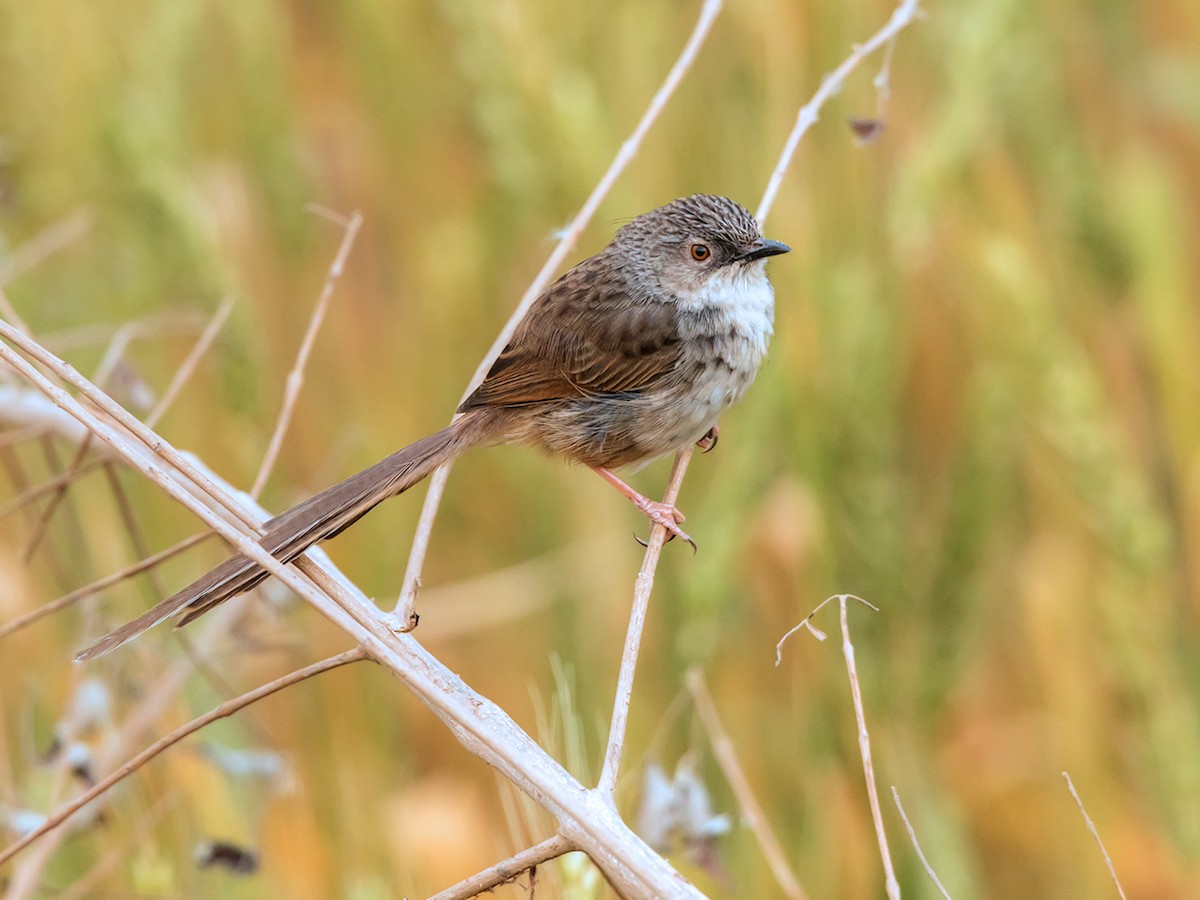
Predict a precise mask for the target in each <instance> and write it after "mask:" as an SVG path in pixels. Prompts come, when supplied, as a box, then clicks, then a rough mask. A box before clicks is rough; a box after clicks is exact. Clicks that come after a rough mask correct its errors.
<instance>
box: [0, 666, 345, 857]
mask: <svg viewBox="0 0 1200 900" xmlns="http://www.w3.org/2000/svg"><path fill="white" fill-rule="evenodd" d="M367 658H368V656H367V653H366V651H364V650H363V649H362V648H361V647H355V648H353V649H351V650H347V651H345V652H344V653H339V654H337V655H336V656H330V657H329V658H327V659H323V660H321V661H320V662H315V663H312V664H311V665H307V666H305V667H304V668H302V669H297V670H296V671H295V672H290V673H289V674H287V675H284V676H282V677H281V678H276V679H275V680H274V681H271V682H269V683H267V684H264V685H262V686H261V687H258V688H255V689H254V690H252V691H247V692H246V693H244V694H242V695H241V696H240V697H234V698H233V699H232V700H226V701H225V702H224V703H222V704H220V705H219V706H215V707H213V708H212V709H211V710H209V711H208V712H206V713H205V714H204V715H202V716H197V717H196V718H195V719H192V721H190V722H188V723H187V724H186V725H181V726H180V727H178V728H176V729H175V730H174V731H172V732H171V733H170V734H167V735H165V736H164V737H161V738H159V739H158V740H157V741H155V742H154V743H153V744H151V745H150V746H149V747H147V748H146V749H145V750H143V751H142V752H141V753H139V754H138V755H137V756H135V757H133V758H132V759H130V760H129V761H128V762H126V763H125V764H124V765H122V766H120V767H118V768H117V769H115V770H114V771H113V772H111V773H110V774H109V775H107V776H106V777H105V778H102V779H101V780H100V781H98V782H96V784H94V785H93V786H92V787H90V788H88V789H87V790H86V791H84V792H83V793H82V794H80V795H79V796H78V797H76V798H75V799H74V800H72V801H71V802H70V803H68V804H67V805H66V806H64V807H63V808H62V809H60V810H59V811H58V812H56V813H54V814H52V815H50V816H48V817H47V818H46V821H45V822H43V823H42V824H41V825H40V826H38V827H37V828H36V829H34V830H33V831H31V832H29V833H28V834H26V835H23V836H22V837H21V838H20V839H19V840H17V841H14V842H13V843H12V844H10V845H9V846H8V847H6V848H4V850H2V851H0V865H3V864H4V863H5V862H7V861H8V860H10V859H12V858H13V857H14V856H15V855H16V854H17V853H20V852H21V850H23V849H24V848H26V847H28V846H29V845H30V844H32V843H33V842H34V841H36V840H37V839H38V838H40V837H41V836H42V835H44V834H46V833H47V832H49V831H52V830H53V829H55V828H57V827H58V826H59V825H61V824H62V823H63V822H65V821H67V819H69V818H70V817H71V816H73V815H74V814H75V813H77V812H79V810H81V809H83V808H84V807H85V806H87V805H88V804H89V803H91V802H92V801H93V800H95V799H96V798H97V797H99V796H100V795H101V794H104V793H105V792H106V791H108V790H109V789H110V788H112V787H113V786H114V785H116V784H118V783H119V782H121V781H123V780H125V779H126V778H128V777H129V776H130V775H132V774H133V773H134V772H136V771H137V770H138V769H140V768H141V767H142V766H144V765H145V764H146V763H148V762H149V761H150V760H152V759H154V757H156V756H158V755H159V754H160V753H162V752H163V751H164V750H166V749H167V748H169V747H171V746H173V745H175V744H177V743H179V742H180V741H181V740H183V739H184V738H185V737H187V736H188V735H190V734H194V733H195V732H197V731H199V730H200V729H201V728H203V727H204V726H206V725H209V724H211V723H213V722H215V721H217V720H218V719H224V718H226V717H227V716H231V715H233V714H234V713H236V712H237V711H238V710H241V709H244V708H245V707H247V706H249V705H250V704H251V703H254V702H256V701H258V700H261V699H262V698H263V697H269V696H270V695H271V694H274V693H275V692H276V691H281V690H283V689H284V688H286V687H291V686H292V685H293V684H298V683H299V682H301V681H304V680H305V679H307V678H312V677H313V676H314V675H320V674H321V673H322V672H328V671H329V670H330V669H336V668H338V667H339V666H344V665H347V664H348V663H354V662H359V661H361V660H364V659H367Z"/></svg>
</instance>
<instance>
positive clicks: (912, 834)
mask: <svg viewBox="0 0 1200 900" xmlns="http://www.w3.org/2000/svg"><path fill="white" fill-rule="evenodd" d="M892 799H893V800H895V801H896V809H898V810H899V811H900V820H901V821H902V822H903V823H904V828H905V830H907V831H908V839H909V840H910V841H912V845H913V849H914V850H916V851H917V859H919V860H921V866H922V867H923V868H924V869H925V874H926V875H928V876H929V878H930V879H931V880H932V881H933V883H934V885H935V886H936V887H937V889H938V890H939V891H940V892H941V894H942V896H943V897H945V898H946V900H950V892H949V891H947V890H946V888H945V886H944V885H943V884H942V881H941V879H940V878H938V877H937V872H935V871H933V866H931V865H929V860H927V859H926V858H925V853H924V851H923V850H921V842H920V841H918V840H917V832H916V831H914V830H913V827H912V824H911V823H910V822H909V821H908V814H907V813H905V812H904V804H903V803H901V802H900V792H899V791H898V790H896V786H895V785H892Z"/></svg>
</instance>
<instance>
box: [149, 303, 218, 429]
mask: <svg viewBox="0 0 1200 900" xmlns="http://www.w3.org/2000/svg"><path fill="white" fill-rule="evenodd" d="M232 311H233V298H232V297H226V298H225V299H224V300H223V301H222V302H221V305H220V306H219V307H217V311H216V312H215V313H214V314H213V317H212V319H211V320H209V323H208V324H207V325H206V326H204V330H203V331H202V332H200V337H198V338H196V343H195V344H193V345H192V349H191V350H190V351H188V355H187V356H186V357H184V360H183V362H182V363H180V365H179V368H177V369H176V370H175V374H174V375H173V376H172V377H171V383H170V384H168V385H167V389H166V390H165V391H163V395H162V397H161V398H160V399H159V401H158V403H157V404H155V407H154V409H152V410H151V411H150V415H148V416H146V427H147V428H154V427H155V426H156V425H158V422H159V420H160V419H161V418H162V417H163V416H165V415H166V414H167V411H168V410H169V409H170V408H171V406H172V405H173V404H174V403H175V399H176V398H177V397H178V396H179V392H180V391H182V390H183V388H184V386H185V385H186V384H187V383H188V379H190V378H191V377H192V373H193V372H195V371H196V366H198V365H199V364H200V360H201V359H203V358H204V354H205V353H207V352H208V348H209V347H211V346H212V342H213V341H214V340H216V338H217V335H218V334H220V333H221V329H222V328H223V327H225V320H226V319H228V318H229V314H230V313H231V312H232Z"/></svg>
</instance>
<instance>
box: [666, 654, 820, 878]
mask: <svg viewBox="0 0 1200 900" xmlns="http://www.w3.org/2000/svg"><path fill="white" fill-rule="evenodd" d="M687 686H688V691H689V692H690V693H691V695H692V702H694V703H695V704H696V711H697V712H698V713H699V714H700V721H701V722H703V723H704V730H705V731H707V732H708V740H709V743H711V744H712V748H713V755H714V756H715V757H716V759H717V764H718V765H720V767H721V771H722V772H723V773H724V775H725V780H726V781H727V782H728V783H729V787H730V788H731V789H732V790H733V795H734V796H735V797H736V798H737V801H738V807H739V808H740V809H741V811H742V818H743V819H744V820H745V822H746V824H747V825H749V826H750V830H751V831H753V832H754V836H755V838H756V839H757V840H758V845H759V846H760V847H761V848H762V851H763V855H764V856H765V857H766V858H767V865H769V866H770V867H771V872H772V873H773V874H774V875H775V880H776V881H777V882H779V887H780V889H781V890H782V891H783V893H784V896H786V897H790V898H792V900H805V898H807V897H808V894H807V893H806V892H805V890H804V887H803V885H801V884H800V879H799V878H797V877H796V873H795V872H794V871H792V867H791V866H790V865H789V864H788V861H787V856H786V855H785V854H784V852H783V845H781V844H780V843H779V838H778V837H776V836H775V832H774V831H773V830H772V828H771V825H770V823H769V822H768V821H767V817H766V816H765V815H764V814H763V810H762V807H761V806H760V805H759V803H758V798H757V797H755V796H754V790H753V789H752V788H751V787H750V779H749V778H747V777H746V773H745V771H743V769H742V765H741V763H740V762H739V761H738V757H737V751H736V750H735V749H734V747H733V741H732V740H730V738H729V734H728V732H726V731H725V728H724V726H723V725H722V724H721V717H720V716H718V715H717V706H716V704H715V703H714V702H713V699H712V694H710V693H709V691H708V686H707V685H706V684H705V683H704V673H703V672H701V671H700V670H699V669H698V668H693V669H691V670H690V671H689V672H688V674H687Z"/></svg>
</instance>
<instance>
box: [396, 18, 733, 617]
mask: <svg viewBox="0 0 1200 900" xmlns="http://www.w3.org/2000/svg"><path fill="white" fill-rule="evenodd" d="M722 5H723V0H704V6H702V7H701V9H700V17H699V18H698V19H697V20H696V25H695V27H694V28H693V29H692V34H691V36H690V37H689V38H688V40H687V43H686V44H685V45H684V48H683V51H682V52H681V53H680V54H679V58H678V59H676V60H675V64H674V65H673V66H671V70H670V71H669V72H668V73H667V77H666V78H665V79H664V80H663V83H662V85H661V86H660V87H659V89H658V90H657V91H656V92H655V94H654V97H653V98H651V100H650V105H649V106H648V107H646V111H645V112H644V113H642V118H641V119H640V120H639V121H638V124H637V127H636V128H634V129H633V133H632V134H631V135H630V136H629V137H628V138H627V139H626V140H625V143H623V144H622V145H621V149H620V150H618V151H617V155H616V156H615V157H613V161H612V162H611V163H610V164H609V166H608V170H607V171H605V173H604V175H603V176H601V178H600V181H599V182H598V183H597V184H596V186H595V187H594V188H593V189H592V192H591V194H589V195H588V198H587V200H585V201H584V203H583V206H582V207H580V209H579V212H578V213H576V214H575V218H574V219H572V220H571V224H570V225H568V226H567V227H566V229H565V230H564V231H563V233H562V237H560V238H559V241H558V244H557V245H556V246H555V248H554V251H553V252H552V253H551V254H550V256H549V258H548V259H547V260H546V262H545V263H544V264H543V265H542V268H541V271H539V272H538V274H537V277H536V278H534V279H533V282H532V283H531V284H530V285H529V287H528V288H526V289H525V293H524V294H523V295H522V296H521V301H520V302H519V303H518V304H517V308H516V309H515V310H513V314H512V315H511V316H510V317H509V319H508V321H507V322H506V323H505V325H504V327H503V328H501V329H500V334H498V335H497V336H496V340H495V341H493V342H492V346H491V349H490V350H488V352H487V353H486V354H485V355H484V357H483V360H482V362H480V363H479V367H478V368H477V369H476V370H475V374H474V375H473V376H472V377H471V381H470V383H469V384H468V385H467V389H466V390H465V391H464V392H463V399H466V398H467V396H469V395H470V393H471V391H473V390H475V388H476V387H478V386H479V383H480V382H481V381H483V377H484V375H486V374H487V371H488V369H490V368H491V367H492V363H494V362H495V361H496V357H497V356H499V355H500V351H501V350H503V349H504V346H505V344H507V343H508V341H509V339H510V338H511V337H512V334H513V331H514V330H515V329H516V327H517V323H518V322H520V321H521V319H522V318H523V317H524V315H525V313H526V312H527V311H528V309H529V307H530V306H531V305H533V301H534V300H536V299H537V298H538V296H539V295H540V294H541V293H542V291H544V290H545V289H546V286H547V285H548V284H549V283H550V279H551V278H552V277H553V276H554V273H555V272H556V271H558V268H559V266H561V265H562V264H563V260H565V259H566V258H567V254H568V253H570V252H571V249H572V248H573V247H574V246H575V243H576V242H577V241H578V240H579V235H580V234H582V233H583V229H584V228H586V227H587V224H588V222H590V221H591V220H592V216H593V215H595V214H596V210H597V209H598V208H599V207H600V203H601V202H602V201H603V200H604V198H605V197H606V196H608V192H609V191H610V190H612V186H613V184H614V183H616V180H617V178H618V177H620V175H621V173H622V172H623V171H625V168H626V167H627V166H628V165H629V163H630V162H632V161H633V158H634V157H635V156H637V152H638V150H639V148H640V147H641V145H642V141H643V139H644V138H645V137H646V134H647V132H649V131H650V128H651V126H653V125H654V123H655V122H656V121H657V120H658V117H659V114H660V113H661V112H662V111H663V108H664V107H665V106H666V105H667V101H668V100H670V99H671V95H672V94H674V93H675V90H676V88H678V87H679V83H680V82H681V81H682V80H683V77H684V75H686V74H687V72H688V70H689V69H690V68H691V67H692V63H693V62H695V59H696V54H697V53H699V52H700V48H701V46H703V44H704V41H705V39H706V38H707V37H708V33H709V30H710V29H711V28H712V24H713V21H714V20H715V19H716V17H717V13H719V12H720V11H721V7H722ZM449 477H450V464H449V463H447V464H446V465H444V466H442V467H441V468H439V469H438V470H437V471H436V472H434V473H433V476H432V477H431V478H430V479H429V489H428V491H427V492H426V494H425V502H424V504H423V505H422V506H421V518H420V519H419V521H418V522H417V531H416V534H414V535H413V541H412V549H410V550H409V554H408V567H407V569H406V570H405V572H404V584H403V586H402V587H401V589H400V597H399V598H398V599H397V601H396V608H395V610H394V611H393V616H394V617H395V619H396V620H397V622H399V623H400V625H401V626H402V627H404V626H405V625H406V623H411V622H413V604H414V603H415V602H416V599H417V592H418V591H419V590H420V589H421V570H422V569H423V568H424V566H425V554H426V553H427V551H428V550H429V538H430V535H431V534H432V533H433V523H434V520H435V519H436V518H437V513H438V507H439V506H440V505H441V502H442V494H443V493H444V492H445V490H446V479H447V478H449Z"/></svg>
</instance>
